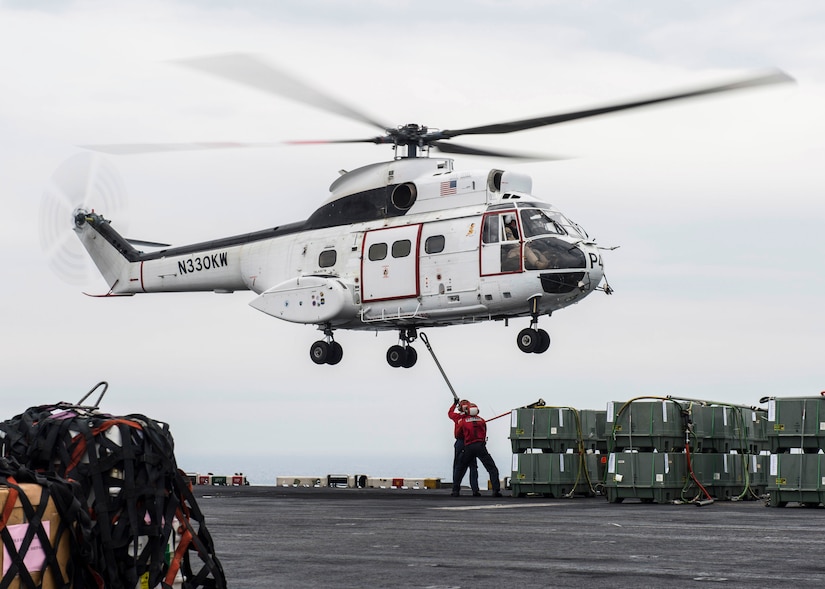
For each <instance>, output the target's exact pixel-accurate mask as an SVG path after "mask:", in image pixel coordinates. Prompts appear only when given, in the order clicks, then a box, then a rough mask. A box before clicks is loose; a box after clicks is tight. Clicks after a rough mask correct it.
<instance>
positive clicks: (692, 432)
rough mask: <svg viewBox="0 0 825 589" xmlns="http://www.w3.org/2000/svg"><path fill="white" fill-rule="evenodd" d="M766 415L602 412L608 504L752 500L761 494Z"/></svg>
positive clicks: (650, 409)
mask: <svg viewBox="0 0 825 589" xmlns="http://www.w3.org/2000/svg"><path fill="white" fill-rule="evenodd" d="M764 424H765V415H764V411H760V410H757V409H753V408H745V407H738V406H731V405H720V404H714V403H710V402H704V401H690V400H680V399H674V398H666V399H664V398H640V399H634V400H631V401H628V402H625V403H620V402H611V403H608V406H607V416H606V431H607V437H608V442H609V452H610V454H609V458H608V466H607V478H606V480H605V488H606V493H607V498H608V500H609V501H611V502H613V503H620V502H621V501H623V500H624V499H627V498H636V499H640V500H642V501H643V502H649V503H653V502H655V503H670V502H674V501H697V500H706V499H711V498H713V499H734V498H735V499H745V498H755V497H757V496H758V495H759V494H761V493H764V490H765V489H766V483H767V480H766V478H765V460H766V456H763V455H762V454H761V453H763V452H764V451H765V450H766V449H767V437H766V435H765V433H764Z"/></svg>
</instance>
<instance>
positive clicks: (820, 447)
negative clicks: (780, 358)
mask: <svg viewBox="0 0 825 589" xmlns="http://www.w3.org/2000/svg"><path fill="white" fill-rule="evenodd" d="M767 429H768V434H767V435H768V440H769V443H770V451H771V454H770V457H769V458H770V472H769V475H768V492H769V493H770V505H771V506H773V507H784V506H785V505H787V504H788V503H789V502H797V503H801V504H803V505H807V506H815V505H819V504H821V503H825V397H822V396H820V397H785V398H775V399H771V400H770V401H769V405H768V428H767Z"/></svg>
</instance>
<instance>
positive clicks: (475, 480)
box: [453, 440, 478, 493]
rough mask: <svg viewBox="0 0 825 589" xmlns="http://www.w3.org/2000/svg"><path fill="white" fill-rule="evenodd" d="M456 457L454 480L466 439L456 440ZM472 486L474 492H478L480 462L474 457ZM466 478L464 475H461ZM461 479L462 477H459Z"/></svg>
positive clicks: (471, 463)
mask: <svg viewBox="0 0 825 589" xmlns="http://www.w3.org/2000/svg"><path fill="white" fill-rule="evenodd" d="M454 447H455V457H454V458H453V480H456V476H457V473H458V466H459V464H460V463H461V453H462V452H463V451H464V440H456V441H455V446H454ZM469 468H470V488H471V489H472V490H473V493H478V462H477V461H476V459H475V458H473V460H472V462H470V467H469ZM461 478H462V479H463V478H464V475H463V474H462V475H461ZM459 480H460V479H459Z"/></svg>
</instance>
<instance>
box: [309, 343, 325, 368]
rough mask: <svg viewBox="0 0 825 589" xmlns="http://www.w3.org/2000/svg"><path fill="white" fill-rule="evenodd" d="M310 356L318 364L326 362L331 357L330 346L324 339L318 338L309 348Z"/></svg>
mask: <svg viewBox="0 0 825 589" xmlns="http://www.w3.org/2000/svg"><path fill="white" fill-rule="evenodd" d="M309 357H310V358H312V361H313V362H315V363H316V364H326V363H327V359H328V358H329V357H330V346H329V344H328V343H327V342H325V341H324V340H318V341H317V342H315V343H314V344H312V345H311V346H310V348H309Z"/></svg>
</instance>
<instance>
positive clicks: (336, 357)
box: [309, 325, 344, 364]
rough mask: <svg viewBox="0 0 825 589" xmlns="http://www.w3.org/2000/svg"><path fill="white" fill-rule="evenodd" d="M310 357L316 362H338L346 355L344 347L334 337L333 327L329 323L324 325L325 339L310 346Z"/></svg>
mask: <svg viewBox="0 0 825 589" xmlns="http://www.w3.org/2000/svg"><path fill="white" fill-rule="evenodd" d="M309 357H310V358H312V361H313V362H315V363H316V364H338V363H339V362H340V361H341V358H343V357H344V348H342V347H341V344H339V343H338V342H336V341H335V340H334V339H332V328H330V327H329V326H328V325H327V326H326V327H324V339H322V340H318V341H317V342H315V343H314V344H312V345H311V346H310V348H309Z"/></svg>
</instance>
